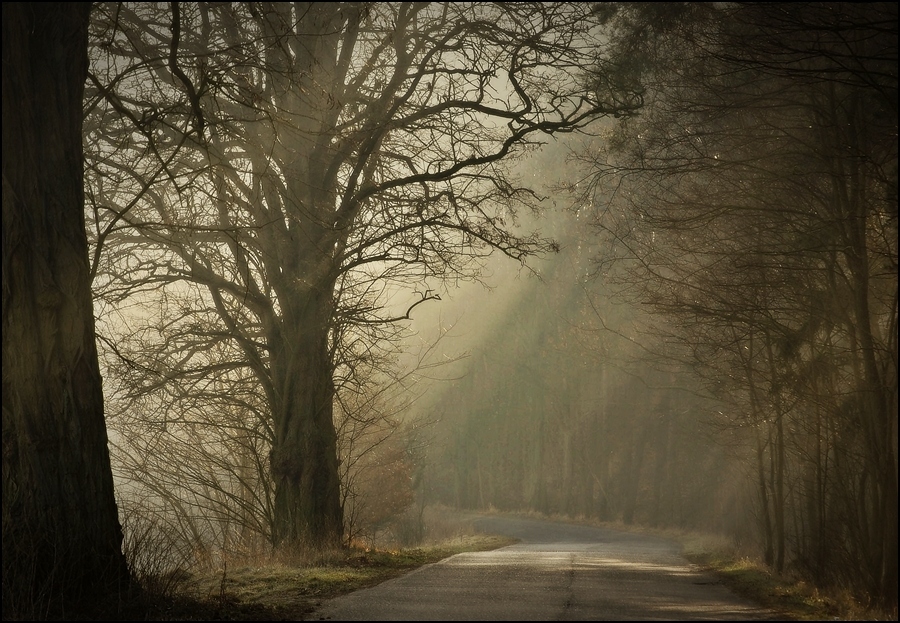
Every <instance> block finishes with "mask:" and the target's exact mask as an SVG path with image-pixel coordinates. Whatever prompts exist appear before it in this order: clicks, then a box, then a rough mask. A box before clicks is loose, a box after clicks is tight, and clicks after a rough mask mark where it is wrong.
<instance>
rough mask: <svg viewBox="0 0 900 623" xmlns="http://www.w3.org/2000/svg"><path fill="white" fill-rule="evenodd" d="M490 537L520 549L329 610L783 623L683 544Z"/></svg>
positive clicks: (398, 615)
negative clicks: (691, 556)
mask: <svg viewBox="0 0 900 623" xmlns="http://www.w3.org/2000/svg"><path fill="white" fill-rule="evenodd" d="M476 527H477V528H478V529H479V530H481V531H482V532H486V533H491V534H502V535H506V536H510V537H514V538H517V539H520V540H521V541H520V542H519V543H517V544H516V545H511V546H509V547H504V548H501V549H498V550H494V551H490V552H473V553H466V554H457V555H456V556H451V557H450V558H447V559H445V560H442V561H441V562H439V563H436V564H433V565H427V566H425V567H422V568H420V569H417V570H415V571H413V572H412V573H409V574H407V575H405V576H403V577H400V578H396V579H393V580H389V581H387V582H384V583H382V584H379V585H378V586H375V587H372V588H368V589H363V590H360V591H356V592H354V593H351V594H349V595H345V596H342V597H338V598H336V599H332V600H330V601H327V602H324V603H323V604H322V606H321V607H320V608H319V609H318V610H317V611H316V612H315V613H313V614H312V615H311V616H310V617H309V618H310V619H313V620H315V619H324V620H329V619H330V620H341V621H391V620H394V621H397V620H417V621H428V620H432V621H436V620H443V621H449V620H453V621H484V620H488V621H489V620H494V621H502V620H507V621H587V620H591V621H604V620H605V621H623V620H643V621H648V620H669V621H671V620H694V621H698V620H706V621H728V620H743V621H746V620H775V619H778V618H779V617H778V616H776V615H775V613H773V612H771V611H767V610H765V609H764V608H761V607H759V606H757V605H754V604H752V603H750V602H748V601H746V600H744V599H742V598H740V597H737V596H736V595H734V594H733V593H731V592H730V591H729V590H728V589H726V588H725V587H724V586H722V585H721V584H719V583H718V582H717V581H716V579H715V578H714V577H713V576H711V575H707V574H705V573H701V572H699V571H697V570H696V568H694V567H693V566H692V565H691V564H690V563H688V561H687V560H685V559H684V558H682V557H681V556H680V554H679V546H678V544H677V543H674V542H672V541H667V540H665V539H660V538H656V537H650V536H644V535H638V534H631V533H626V532H619V531H615V530H609V529H604V528H596V527H591V526H580V525H572V524H566V523H559V522H551V521H543V520H537V519H514V518H503V517H482V518H480V519H478V520H477V521H476Z"/></svg>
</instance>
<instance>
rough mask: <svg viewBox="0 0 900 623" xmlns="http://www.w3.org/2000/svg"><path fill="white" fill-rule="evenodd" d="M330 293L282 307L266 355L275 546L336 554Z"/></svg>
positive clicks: (339, 531)
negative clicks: (271, 403) (272, 399)
mask: <svg viewBox="0 0 900 623" xmlns="http://www.w3.org/2000/svg"><path fill="white" fill-rule="evenodd" d="M331 304H332V303H331V290H330V289H327V288H324V289H322V290H319V293H307V294H305V295H304V296H300V297H298V298H297V299H295V300H294V301H289V302H288V304H287V305H285V309H284V310H283V315H282V318H283V320H282V322H281V331H280V332H279V333H280V336H281V337H279V338H277V340H276V341H275V342H274V344H273V348H272V352H273V356H272V379H273V382H274V383H273V384H274V386H275V388H276V390H275V391H276V404H275V409H274V411H275V441H274V444H273V448H272V454H271V461H272V477H273V479H274V481H275V525H274V526H273V539H274V541H275V544H276V545H281V544H291V545H306V546H325V547H329V546H333V547H337V546H339V545H340V544H341V542H342V540H343V530H344V527H343V513H342V510H341V498H340V474H339V472H338V457H337V433H336V431H335V427H334V403H333V399H334V381H333V377H332V366H331V356H330V353H329V344H328V334H329V327H330V326H331Z"/></svg>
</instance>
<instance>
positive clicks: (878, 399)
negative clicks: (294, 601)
mask: <svg viewBox="0 0 900 623" xmlns="http://www.w3.org/2000/svg"><path fill="white" fill-rule="evenodd" d="M897 49H898V41H897V5H896V4H895V3H843V2H836V3H765V2H760V3H583V2H556V3H530V2H517V3H490V2H474V3H455V2H439V3H407V2H383V3H379V2H375V3H355V2H334V3H234V4H231V3H205V2H196V3H193V2H192V3H178V2H173V3H140V2H136V3H103V2H100V3H49V4H45V5H37V4H28V3H19V2H10V3H3V94H2V97H3V251H2V253H3V328H2V330H3V364H2V369H3V580H2V585H3V613H4V614H3V617H4V619H7V618H38V617H37V616H36V615H37V614H40V615H41V616H40V618H55V617H60V616H64V613H67V612H68V613H71V612H73V611H77V610H78V609H79V608H80V607H81V606H82V605H83V604H85V603H90V602H91V601H92V600H96V599H97V598H99V597H100V596H104V597H105V596H108V595H110V594H117V593H122V592H124V591H127V590H128V589H129V587H130V586H131V585H132V584H133V583H134V582H135V581H136V579H135V576H134V570H135V569H136V568H137V567H140V566H141V565H144V566H145V567H146V565H147V564H153V565H157V567H156V568H157V570H158V571H160V572H165V571H171V570H173V569H179V568H191V567H192V566H197V565H204V564H211V563H212V564H215V563H217V562H218V561H223V560H226V559H228V560H236V559H240V558H241V557H252V556H254V555H257V554H259V553H260V552H273V551H283V550H284V551H288V550H295V549H304V548H349V547H353V546H355V545H358V544H360V543H366V544H369V545H373V546H374V545H375V544H377V543H378V542H379V540H381V541H382V542H384V541H391V542H396V543H399V544H401V545H415V544H416V543H419V542H421V541H422V539H423V538H424V536H425V534H426V533H427V531H428V525H427V522H426V520H425V517H426V515H425V509H426V508H428V507H431V506H435V505H445V506H447V507H452V508H457V509H470V510H499V511H509V512H536V513H542V514H546V515H555V516H565V517H569V518H573V519H590V520H596V521H603V522H619V523H621V524H624V525H634V526H652V527H660V528H680V529H686V530H698V531H707V532H712V533H716V534H721V535H724V536H726V537H727V538H728V539H731V540H733V541H734V542H735V543H739V544H741V546H742V547H745V548H746V549H747V550H748V551H753V552H758V555H759V556H760V558H761V559H762V560H763V561H764V563H765V565H767V566H768V567H769V568H771V570H772V571H773V572H774V573H781V572H786V571H790V572H792V573H795V574H799V575H800V576H802V577H804V578H806V579H807V580H808V581H809V582H810V583H812V584H813V585H815V586H821V587H823V588H828V587H839V588H840V589H842V590H846V591H849V592H850V593H852V594H853V595H854V596H855V597H856V598H857V599H858V600H860V602H863V603H867V604H874V605H878V606H879V607H881V608H884V609H885V610H886V611H891V610H893V612H894V613H896V608H897V586H898V390H897V385H898V383H897V379H898V375H897V360H898V344H897V335H898V334H897V316H898V289H897V268H898V256H897V247H898V221H897V219H898V203H897V202H898V190H897V178H898V171H897V118H898V116H897ZM148 543H150V544H152V546H151V547H150V548H149V549H150V551H148ZM148 555H149V556H152V557H153V560H152V561H150V562H148V561H147V560H144V559H142V558H141V557H146V556H148Z"/></svg>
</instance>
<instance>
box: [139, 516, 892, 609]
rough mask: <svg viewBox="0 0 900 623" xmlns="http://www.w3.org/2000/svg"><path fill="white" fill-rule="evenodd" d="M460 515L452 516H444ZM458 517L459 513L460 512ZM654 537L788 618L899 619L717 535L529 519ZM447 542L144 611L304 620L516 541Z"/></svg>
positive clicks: (172, 594) (464, 534) (243, 571)
mask: <svg viewBox="0 0 900 623" xmlns="http://www.w3.org/2000/svg"><path fill="white" fill-rule="evenodd" d="M451 514H453V513H452V512H446V513H445V514H444V517H445V518H446V517H447V516H448V515H451ZM454 515H455V514H454ZM522 516H527V517H531V518H543V519H549V520H553V521H565V522H572V523H583V524H589V525H595V526H598V527H605V528H610V529H616V530H623V531H629V532H640V533H644V534H651V535H654V536H659V537H663V538H667V539H671V540H675V541H677V542H680V543H681V545H682V548H683V552H682V553H683V555H684V556H685V558H687V559H688V561H690V562H691V563H692V564H694V565H696V566H697V567H698V568H700V569H702V570H704V571H707V572H710V573H713V574H715V575H716V576H717V577H718V578H719V579H720V581H721V582H722V584H724V585H725V586H728V587H729V588H730V589H731V590H733V591H734V592H735V593H737V594H740V595H742V596H744V597H746V598H748V599H751V600H752V601H755V602H756V603H759V604H760V605H763V606H765V607H767V608H769V609H771V610H773V611H775V612H777V613H779V614H780V615H781V616H782V617H783V618H784V619H785V620H798V621H803V620H806V621H810V620H869V621H871V620H886V621H887V620H894V621H896V620H897V613H896V612H894V613H889V612H880V611H877V610H872V609H867V608H865V607H864V606H863V605H861V604H859V603H857V602H856V601H854V600H853V599H852V598H851V597H850V596H849V595H847V594H842V593H839V592H837V591H832V592H828V593H825V592H822V591H819V590H817V589H816V588H815V587H813V586H811V585H809V584H808V583H806V582H804V581H803V580H802V579H801V578H799V577H794V576H791V575H789V574H782V575H778V574H774V573H773V572H771V571H770V570H769V569H767V568H766V567H765V565H763V564H762V563H761V562H760V561H758V560H756V559H754V558H753V557H752V556H749V555H747V553H746V552H742V551H740V550H739V549H738V548H736V547H734V545H733V544H731V543H730V542H728V541H727V540H726V539H724V538H722V537H718V536H714V535H708V534H700V533H695V532H684V531H676V530H658V529H652V528H645V527H640V526H625V525H622V524H618V523H597V522H591V521H573V520H572V519H569V518H564V517H558V516H554V517H541V516H538V515H536V514H527V515H522ZM455 517H456V519H455V520H454V521H452V522H448V524H447V525H446V526H442V527H443V528H444V530H443V531H442V532H443V536H442V537H438V538H436V539H435V540H433V541H431V542H430V543H429V544H427V545H425V546H422V547H417V548H412V549H387V548H385V549H352V550H347V551H341V552H331V553H321V554H319V555H318V557H317V559H309V558H307V559H305V560H294V561H287V562H273V561H264V562H259V563H257V564H242V565H230V566H228V567H226V568H222V569H218V570H216V571H212V572H208V573H195V574H193V575H189V574H184V575H183V576H181V577H179V578H177V581H175V582H172V583H171V584H170V585H169V586H168V587H167V588H166V590H165V591H162V594H158V595H155V596H151V598H150V600H149V601H148V602H147V603H146V604H145V605H144V607H142V608H141V614H142V616H141V617H140V618H143V619H144V620H156V621H165V620H168V621H175V620H181V621H184V620H232V621H241V620H243V621H250V620H253V621H276V620H280V621H284V620H304V619H306V618H308V617H309V615H310V614H311V613H312V612H313V611H314V610H315V609H316V608H317V607H318V606H319V605H320V604H321V603H322V601H323V600H325V599H329V598H332V597H337V596H339V595H343V594H346V593H349V592H352V591H355V590H357V589H360V588H365V587H368V586H374V585H375V584H379V583H381V582H383V581H385V580H388V579H390V578H393V577H397V576H399V575H403V574H405V573H408V572H409V571H412V570H413V569H416V568H418V567H421V566H422V565H426V564H430V563H434V562H437V561H439V560H442V559H444V558H447V557H448V556H452V555H454V554H458V553H462V552H472V551H486V550H491V549H497V548H499V547H503V546H506V545H509V544H511V543H513V542H515V541H514V540H513V539H508V538H505V537H498V536H490V535H482V534H477V533H476V532H475V531H474V530H472V529H471V526H470V525H467V524H468V523H469V522H468V521H466V519H465V518H464V517H463V516H462V515H455Z"/></svg>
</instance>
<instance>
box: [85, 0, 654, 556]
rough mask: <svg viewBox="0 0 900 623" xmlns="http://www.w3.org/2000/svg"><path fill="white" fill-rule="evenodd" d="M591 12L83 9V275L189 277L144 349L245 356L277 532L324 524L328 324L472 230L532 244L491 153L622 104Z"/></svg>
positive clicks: (450, 270)
mask: <svg viewBox="0 0 900 623" xmlns="http://www.w3.org/2000/svg"><path fill="white" fill-rule="evenodd" d="M596 26H597V21H596V20H595V19H594V18H593V14H592V11H591V7H590V6H588V5H584V4H581V3H556V4H546V3H516V4H502V3H498V4H484V3H474V4H456V3H438V4H429V5H425V4H411V3H384V4H362V3H325V4H322V3H313V4H291V5H288V4H261V5H255V4H254V5H246V6H237V5H217V4H209V5H207V4H205V3H200V4H197V5H190V6H183V7H179V6H178V5H175V4H173V5H172V7H171V8H170V9H161V8H158V7H156V6H155V5H154V6H150V5H127V6H123V5H106V7H105V9H103V10H102V11H99V12H98V21H97V29H96V37H95V42H96V45H95V47H94V56H93V66H92V67H93V70H92V74H91V82H92V84H93V87H94V88H93V89H92V91H91V99H90V101H89V106H88V107H89V109H90V112H91V115H90V116H89V124H88V125H89V128H90V129H89V132H88V136H89V140H90V141H91V143H92V144H95V145H96V146H95V147H94V148H93V152H94V153H95V154H97V157H96V158H95V159H94V160H93V163H94V164H93V165H92V177H91V180H92V181H91V196H92V197H95V199H96V202H95V204H94V206H95V208H96V210H97V212H96V213H97V214H98V221H97V223H98V226H97V227H98V228H97V232H96V236H97V241H98V249H100V250H101V251H98V256H97V257H98V261H99V263H98V265H97V266H98V273H99V274H101V275H102V278H101V279H100V281H98V293H99V294H100V295H101V296H103V297H107V298H108V299H109V300H111V301H115V299H116V297H117V296H119V297H120V298H119V299H118V301H117V302H116V304H117V305H123V304H125V301H128V300H131V301H134V300H137V299H135V298H134V297H135V296H137V295H138V293H139V292H141V291H142V290H144V291H146V290H150V289H159V293H160V296H170V294H168V293H170V292H171V293H182V294H186V293H189V294H188V297H189V298H190V297H195V300H196V303H193V304H190V303H186V304H184V305H181V306H180V307H179V314H180V316H179V317H178V318H177V319H173V320H172V321H165V322H162V323H161V324H160V325H159V326H158V327H157V329H158V331H157V338H156V339H157V343H158V345H159V349H158V355H156V356H154V357H151V359H153V360H154V361H155V363H154V364H153V365H149V364H148V365H147V367H150V368H153V366H154V365H155V366H157V368H158V369H157V370H156V371H157V372H158V373H160V374H162V375H163V376H164V378H166V379H170V380H172V381H173V382H174V381H177V380H179V379H180V378H181V377H183V376H184V375H185V374H191V373H193V371H194V370H196V369H198V368H197V367H196V366H195V365H194V364H195V359H196V358H197V357H200V353H205V352H208V350H207V348H206V346H205V345H208V344H211V343H213V342H217V343H221V344H226V345H227V347H228V348H229V349H230V352H232V353H237V354H239V357H235V358H229V363H228V364H227V365H228V366H232V367H244V368H246V369H247V370H249V371H250V372H251V374H252V375H254V376H255V378H256V379H257V381H258V383H259V385H260V388H261V390H262V395H264V396H265V401H266V405H267V414H266V416H267V417H268V418H269V420H270V422H271V427H272V431H273V441H272V448H271V460H270V469H271V476H272V479H273V481H274V490H275V501H274V511H273V512H274V524H275V539H276V541H277V542H318V543H329V542H330V543H337V542H339V541H340V537H341V533H342V529H343V526H342V518H341V505H340V494H339V489H340V486H339V478H338V463H337V449H336V443H337V442H336V435H335V428H334V410H333V409H334V407H333V405H334V399H335V381H334V379H335V375H340V374H341V372H340V370H341V369H345V370H346V369H347V368H348V367H352V365H353V364H352V361H349V360H346V359H343V358H342V357H341V354H342V353H344V352H347V351H346V348H348V344H349V342H348V339H349V340H350V341H351V342H354V343H355V344H356V345H357V347H358V349H359V350H358V351H357V353H362V354H365V353H367V352H369V351H370V350H371V349H372V348H373V347H377V344H378V343H379V340H380V339H381V334H379V333H378V331H379V330H380V329H379V328H383V327H386V326H388V325H389V324H390V323H392V322H395V321H398V320H402V319H405V318H408V317H409V313H410V311H411V310H412V308H413V307H415V305H417V304H419V303H422V302H424V301H427V300H431V299H435V298H437V296H435V294H436V292H437V288H439V287H440V286H441V283H442V282H444V281H451V282H452V281H453V280H456V279H460V278H469V277H471V276H473V275H474V274H477V269H478V265H479V260H480V258H483V257H485V256H486V255H487V254H489V253H490V252H492V251H493V250H499V251H500V252H502V253H505V254H506V255H508V256H510V257H511V258H514V259H517V260H520V261H521V260H524V259H525V258H526V257H528V256H530V255H532V254H534V253H538V252H542V251H547V250H550V249H552V248H553V245H552V243H551V242H550V241H548V240H545V239H542V238H541V237H539V236H537V235H533V234H528V233H519V232H518V231H517V229H516V215H517V212H518V211H519V210H521V209H526V208H528V207H529V206H533V205H534V202H533V198H534V197H533V194H532V193H531V192H530V191H529V190H528V189H527V188H525V187H522V186H519V185H517V183H516V182H515V180H514V179H513V178H512V177H511V176H510V175H509V174H508V172H507V171H506V170H505V167H504V163H505V162H506V161H507V160H509V159H511V158H514V157H516V156H517V155H518V154H521V153H522V152H523V150H525V149H528V148H530V147H531V146H532V145H534V144H535V141H536V140H537V139H538V138H539V137H541V136H546V135H551V134H554V133H558V132H571V131H574V130H577V129H579V128H582V127H584V126H585V125H586V124H588V123H590V122H592V121H594V120H595V119H597V118H600V117H603V116H606V115H612V114H628V113H630V112H631V111H633V110H635V109H636V108H637V107H638V106H639V104H640V97H639V95H638V94H636V93H634V92H631V91H628V90H627V89H622V88H620V85H619V84H617V83H615V82H613V81H611V80H609V79H607V77H606V74H604V73H603V72H598V73H596V74H595V77H594V78H591V79H588V78H586V77H584V76H585V74H584V71H585V69H590V68H594V69H597V68H598V63H597V62H596V54H595V51H596V50H597V48H598V46H599V43H600V40H599V38H598V36H599V32H598V30H597V28H596ZM90 119H95V120H96V121H90ZM116 119H119V120H120V121H119V122H116ZM93 173H96V175H93ZM101 266H102V270H101V269H100V267H101ZM120 284H127V285H124V286H122V285H120ZM107 286H109V287H107ZM410 290H414V291H415V292H417V294H414V293H412V292H410ZM398 291H399V292H400V293H401V294H402V295H403V296H404V297H405V298H406V302H405V304H404V303H396V302H393V301H392V298H393V300H396V297H397V292H398ZM173 295H174V294H173ZM154 296H155V295H154ZM344 326H349V327H353V329H352V330H351V331H349V332H348V331H346V330H345V329H343V328H339V327H344ZM203 356H204V357H205V356H206V355H203Z"/></svg>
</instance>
